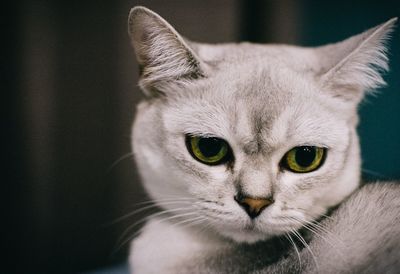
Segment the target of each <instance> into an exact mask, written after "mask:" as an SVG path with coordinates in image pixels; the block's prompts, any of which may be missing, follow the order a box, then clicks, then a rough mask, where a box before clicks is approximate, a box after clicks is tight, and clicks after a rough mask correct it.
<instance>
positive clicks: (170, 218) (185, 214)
mask: <svg viewBox="0 0 400 274" xmlns="http://www.w3.org/2000/svg"><path fill="white" fill-rule="evenodd" d="M160 213H165V212H160ZM194 214H196V212H189V213H183V214H178V215H174V216H170V217H168V218H164V219H161V220H158V221H159V222H164V221H167V220H172V219H176V218H181V217H184V216H188V215H189V216H190V215H194ZM154 215H156V214H153V216H151V217H152V218H153V217H154ZM138 232H139V231H137V232H136V233H134V234H133V235H131V236H129V237H127V239H125V240H124V241H122V239H121V240H119V241H118V242H120V241H122V243H121V244H119V246H118V249H117V250H119V249H121V248H122V247H123V246H124V245H126V244H127V243H129V242H130V241H132V239H133V238H135V237H136V236H137V235H138V234H139V233H138ZM140 232H142V230H140ZM124 234H126V233H124ZM123 236H125V235H123ZM123 236H121V237H120V238H122V237H123Z"/></svg>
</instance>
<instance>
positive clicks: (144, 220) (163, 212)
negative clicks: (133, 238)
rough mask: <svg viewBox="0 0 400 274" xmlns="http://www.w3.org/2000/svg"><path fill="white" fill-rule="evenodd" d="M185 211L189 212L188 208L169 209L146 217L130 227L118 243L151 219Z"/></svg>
mask: <svg viewBox="0 0 400 274" xmlns="http://www.w3.org/2000/svg"><path fill="white" fill-rule="evenodd" d="M184 210H188V208H175V209H169V210H163V211H161V212H156V213H154V214H151V215H149V216H146V217H145V218H142V219H140V220H138V221H136V222H135V223H133V224H132V225H129V226H128V227H127V228H126V229H125V230H124V232H123V233H122V235H121V236H120V237H119V238H118V240H117V243H118V242H120V241H122V239H123V238H124V237H125V236H126V235H127V234H128V233H129V231H131V230H132V229H133V228H134V227H136V226H137V225H140V224H142V223H144V222H146V221H147V220H148V219H149V218H154V217H158V216H162V215H163V214H168V213H171V212H176V211H184Z"/></svg>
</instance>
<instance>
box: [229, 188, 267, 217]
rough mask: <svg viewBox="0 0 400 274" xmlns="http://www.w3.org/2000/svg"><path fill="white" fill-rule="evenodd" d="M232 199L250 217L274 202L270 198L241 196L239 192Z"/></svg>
mask: <svg viewBox="0 0 400 274" xmlns="http://www.w3.org/2000/svg"><path fill="white" fill-rule="evenodd" d="M234 199H235V201H236V202H237V203H238V204H239V205H240V206H241V207H243V209H244V210H245V211H246V213H247V215H249V216H250V218H252V219H254V218H256V217H257V216H258V215H260V214H261V212H262V211H263V210H264V209H265V208H266V207H267V206H269V205H270V204H272V203H273V202H274V200H273V199H272V198H252V197H246V196H243V195H242V194H240V193H239V194H237V195H236V196H235V197H234Z"/></svg>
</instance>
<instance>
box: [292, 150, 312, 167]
mask: <svg viewBox="0 0 400 274" xmlns="http://www.w3.org/2000/svg"><path fill="white" fill-rule="evenodd" d="M315 156H316V151H315V147H299V148H297V150H296V156H295V158H296V163H297V164H298V165H299V166H302V167H308V166H310V165H311V164H312V162H313V161H314V159H315Z"/></svg>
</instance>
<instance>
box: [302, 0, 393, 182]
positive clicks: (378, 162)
mask: <svg viewBox="0 0 400 274" xmlns="http://www.w3.org/2000/svg"><path fill="white" fill-rule="evenodd" d="M302 3H303V5H301V8H302V14H303V16H302V26H300V29H301V30H302V35H301V36H300V38H301V41H300V44H302V45H307V46H316V45H320V44H325V43H329V42H335V41H339V40H342V39H345V38H347V37H349V36H351V35H354V34H357V33H359V32H362V31H364V30H366V29H368V28H370V27H373V26H375V25H378V24H380V23H383V22H385V21H386V20H388V19H390V18H392V17H396V16H400V1H302ZM397 25H398V23H397ZM388 45H389V60H390V72H389V73H387V74H386V75H385V77H384V78H385V80H386V82H387V84H388V85H387V86H386V87H383V88H381V89H379V93H378V94H377V96H367V98H366V99H365V100H364V102H362V104H361V105H360V110H359V113H360V116H361V117H360V118H361V119H360V125H359V128H358V131H359V134H360V139H361V151H362V159H363V177H364V178H366V179H368V180H374V179H385V180H387V179H396V178H397V179H398V178H400V162H399V156H400V138H399V136H400V79H399V74H400V52H399V50H400V47H399V45H400V30H399V28H398V27H396V29H395V31H394V32H393V34H392V39H391V40H390V41H389V43H388Z"/></svg>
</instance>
